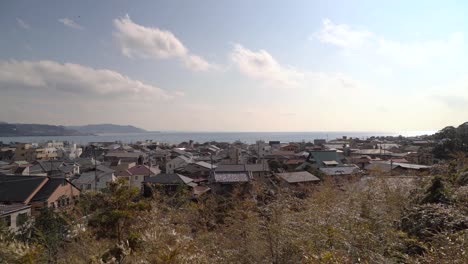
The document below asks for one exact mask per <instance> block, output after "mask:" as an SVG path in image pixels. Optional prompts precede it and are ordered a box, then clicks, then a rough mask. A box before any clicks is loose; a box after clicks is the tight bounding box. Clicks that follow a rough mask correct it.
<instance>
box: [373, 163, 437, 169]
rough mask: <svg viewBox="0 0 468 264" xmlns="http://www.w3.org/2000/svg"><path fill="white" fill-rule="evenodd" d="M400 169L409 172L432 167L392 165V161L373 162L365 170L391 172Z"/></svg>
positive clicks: (408, 164)
mask: <svg viewBox="0 0 468 264" xmlns="http://www.w3.org/2000/svg"><path fill="white" fill-rule="evenodd" d="M398 167H400V168H403V169H409V170H427V169H430V168H431V166H426V165H419V164H410V163H399V162H393V163H390V161H380V162H371V163H370V164H368V165H367V166H366V167H365V168H366V169H367V170H381V171H390V169H392V170H393V169H395V168H398Z"/></svg>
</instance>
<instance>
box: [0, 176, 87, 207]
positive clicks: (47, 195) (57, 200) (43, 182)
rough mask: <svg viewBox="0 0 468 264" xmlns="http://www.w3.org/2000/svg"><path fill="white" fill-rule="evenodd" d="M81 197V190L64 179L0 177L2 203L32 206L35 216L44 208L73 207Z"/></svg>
mask: <svg viewBox="0 0 468 264" xmlns="http://www.w3.org/2000/svg"><path fill="white" fill-rule="evenodd" d="M79 195H80V190H79V189H78V188H77V187H76V186H74V185H73V184H72V183H71V182H70V181H68V180H66V179H63V178H52V177H43V176H17V175H0V203H21V204H24V205H31V212H32V214H33V215H35V214H37V213H38V212H39V210H40V209H42V208H44V207H50V208H56V209H61V208H64V207H65V208H66V207H68V206H71V205H73V204H74V202H75V200H76V199H77V198H78V196H79Z"/></svg>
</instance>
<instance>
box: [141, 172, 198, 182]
mask: <svg viewBox="0 0 468 264" xmlns="http://www.w3.org/2000/svg"><path fill="white" fill-rule="evenodd" d="M144 182H146V183H154V184H163V185H174V184H177V185H179V184H189V183H191V182H193V180H192V179H190V178H189V177H186V176H184V175H180V174H177V173H163V174H158V175H156V176H152V177H148V176H146V177H145V181H144Z"/></svg>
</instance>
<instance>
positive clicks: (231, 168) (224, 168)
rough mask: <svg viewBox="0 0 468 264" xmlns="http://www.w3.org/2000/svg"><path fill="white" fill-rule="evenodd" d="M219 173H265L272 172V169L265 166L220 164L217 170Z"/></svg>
mask: <svg viewBox="0 0 468 264" xmlns="http://www.w3.org/2000/svg"><path fill="white" fill-rule="evenodd" d="M216 171H217V172H245V171H247V172H263V171H270V167H269V166H268V164H267V163H265V164H220V165H218V167H217V168H216Z"/></svg>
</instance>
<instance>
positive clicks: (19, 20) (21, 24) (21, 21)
mask: <svg viewBox="0 0 468 264" xmlns="http://www.w3.org/2000/svg"><path fill="white" fill-rule="evenodd" d="M16 23H18V26H20V27H22V28H24V29H30V28H31V26H30V25H29V24H28V23H26V22H25V21H24V20H22V19H20V18H16Z"/></svg>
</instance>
